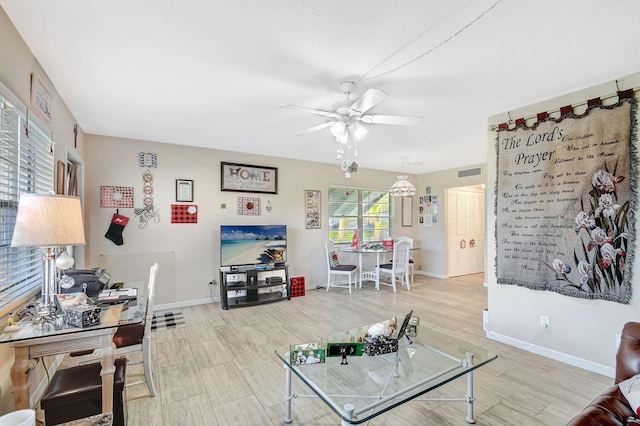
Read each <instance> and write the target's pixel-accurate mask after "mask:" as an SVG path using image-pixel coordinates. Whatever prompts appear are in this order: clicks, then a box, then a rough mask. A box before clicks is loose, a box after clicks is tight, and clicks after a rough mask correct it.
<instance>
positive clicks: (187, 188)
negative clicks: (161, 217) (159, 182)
mask: <svg viewBox="0 0 640 426" xmlns="http://www.w3.org/2000/svg"><path fill="white" fill-rule="evenodd" d="M176 202H179V203H193V180H190V179H176Z"/></svg>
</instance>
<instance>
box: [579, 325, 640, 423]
mask: <svg viewBox="0 0 640 426" xmlns="http://www.w3.org/2000/svg"><path fill="white" fill-rule="evenodd" d="M636 374H640V323H638V322H628V323H626V324H625V325H624V327H623V328H622V333H621V335H620V346H618V352H617V353H616V379H615V383H616V385H617V384H618V383H619V382H621V381H623V380H627V379H628V378H630V377H633V376H635V375H636ZM633 415H634V412H633V409H632V408H631V407H630V406H629V403H628V402H627V400H626V399H625V398H624V396H623V395H622V392H620V389H618V386H612V387H610V388H609V389H606V390H604V391H603V392H602V393H601V394H600V395H598V397H596V398H595V399H594V400H593V401H591V403H590V404H589V405H588V406H587V407H586V408H585V409H584V410H583V411H582V413H580V414H578V415H577V416H575V417H574V418H573V419H571V421H569V423H567V426H596V425H597V426H602V425H605V426H606V425H616V426H622V425H624V424H626V421H627V418H628V417H630V416H633Z"/></svg>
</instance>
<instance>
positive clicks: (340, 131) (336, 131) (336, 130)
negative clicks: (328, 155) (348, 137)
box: [331, 121, 347, 138]
mask: <svg viewBox="0 0 640 426" xmlns="http://www.w3.org/2000/svg"><path fill="white" fill-rule="evenodd" d="M346 129H347V126H346V125H345V124H344V122H342V121H336V124H334V125H333V126H331V134H332V135H333V136H335V137H336V138H338V137H339V136H342V135H344V134H345V130H346Z"/></svg>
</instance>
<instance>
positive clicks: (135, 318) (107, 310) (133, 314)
mask: <svg viewBox="0 0 640 426" xmlns="http://www.w3.org/2000/svg"><path fill="white" fill-rule="evenodd" d="M144 314H145V304H144V303H140V302H139V301H138V302H137V303H133V304H132V303H121V304H114V305H108V306H103V307H102V308H101V309H100V323H99V324H96V325H92V326H88V327H75V326H73V325H70V324H67V323H66V322H65V321H64V319H63V318H62V317H61V316H58V317H55V318H54V319H53V320H47V321H31V320H29V319H27V318H24V319H22V320H20V321H18V322H16V323H14V327H7V326H6V325H3V326H0V343H8V342H15V341H20V340H29V339H34V338H38V337H46V336H55V335H60V334H69V333H80V332H85V331H90V330H98V329H103V328H113V327H118V326H120V325H124V324H137V323H141V322H142V321H143V320H144Z"/></svg>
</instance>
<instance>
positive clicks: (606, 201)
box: [496, 92, 637, 303]
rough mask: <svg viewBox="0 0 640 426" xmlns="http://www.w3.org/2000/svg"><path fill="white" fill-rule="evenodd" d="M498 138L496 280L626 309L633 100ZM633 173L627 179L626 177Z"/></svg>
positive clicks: (541, 121)
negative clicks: (621, 304) (614, 304)
mask: <svg viewBox="0 0 640 426" xmlns="http://www.w3.org/2000/svg"><path fill="white" fill-rule="evenodd" d="M623 95H625V92H620V93H619V98H620V100H619V102H618V103H617V104H615V105H611V106H602V105H601V103H600V102H599V99H598V100H593V101H590V103H589V104H590V106H589V107H588V109H587V110H586V112H585V113H584V114H581V115H579V116H578V115H575V114H574V113H573V111H572V108H571V107H565V108H563V109H562V113H561V114H562V115H561V117H560V118H558V119H551V118H549V117H548V115H547V114H546V113H544V114H539V115H538V122H537V123H536V124H534V125H533V126H532V127H527V126H526V124H525V123H524V120H523V119H521V120H520V122H519V123H518V124H519V125H518V126H517V127H516V128H515V129H512V130H509V129H508V128H507V126H506V125H501V126H500V129H499V131H498V133H497V134H498V137H497V141H496V143H497V149H496V151H497V155H498V167H497V172H498V173H497V197H496V217H497V222H496V242H497V257H496V269H497V271H496V272H497V278H498V283H499V284H514V285H520V286H524V287H527V288H531V289H536V290H550V291H555V292H557V293H560V294H565V295H569V296H573V297H582V298H589V299H603V300H608V301H615V302H619V303H628V302H629V299H630V297H631V269H632V267H631V266H632V265H631V263H632V259H633V250H634V246H635V242H634V238H635V232H634V231H635V230H634V229H633V228H634V221H633V220H632V216H633V208H635V206H636V194H635V191H632V190H631V186H632V183H633V182H635V179H636V177H635V169H636V168H637V164H632V162H633V163H635V162H636V160H635V149H636V148H635V144H636V129H635V126H632V117H635V109H636V104H635V102H634V100H633V94H632V93H631V96H629V94H628V93H626V96H623ZM632 173H633V174H632Z"/></svg>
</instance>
